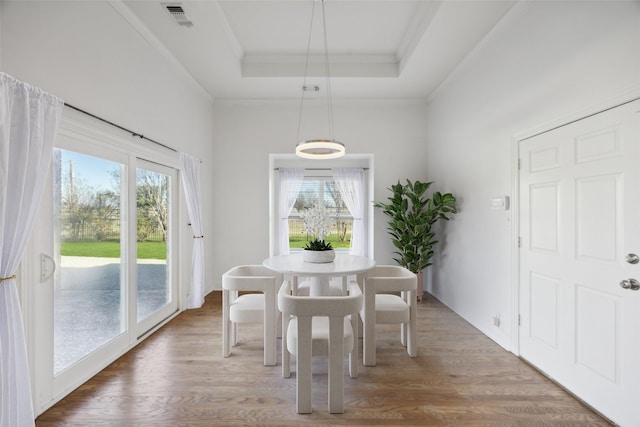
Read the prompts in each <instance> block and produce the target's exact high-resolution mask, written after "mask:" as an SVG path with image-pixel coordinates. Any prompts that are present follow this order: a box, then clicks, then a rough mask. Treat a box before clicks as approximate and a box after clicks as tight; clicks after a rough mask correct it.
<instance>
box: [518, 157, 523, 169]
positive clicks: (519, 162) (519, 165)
mask: <svg viewBox="0 0 640 427" xmlns="http://www.w3.org/2000/svg"><path fill="white" fill-rule="evenodd" d="M521 163H522V162H521V161H520V159H518V170H520V167H521Z"/></svg>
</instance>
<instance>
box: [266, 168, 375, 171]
mask: <svg viewBox="0 0 640 427" xmlns="http://www.w3.org/2000/svg"><path fill="white" fill-rule="evenodd" d="M334 169H342V168H304V170H306V171H330V170H334ZM347 169H348V168H347ZM353 169H362V170H363V171H368V170H369V168H353ZM273 170H274V171H279V170H280V168H273Z"/></svg>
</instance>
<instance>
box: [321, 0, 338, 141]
mask: <svg viewBox="0 0 640 427" xmlns="http://www.w3.org/2000/svg"><path fill="white" fill-rule="evenodd" d="M322 31H323V33H324V70H325V79H326V82H327V110H328V111H327V113H328V115H329V133H330V135H331V140H332V141H333V140H335V137H334V134H333V102H332V101H331V79H330V78H329V48H328V44H327V21H326V18H325V14H324V0H322Z"/></svg>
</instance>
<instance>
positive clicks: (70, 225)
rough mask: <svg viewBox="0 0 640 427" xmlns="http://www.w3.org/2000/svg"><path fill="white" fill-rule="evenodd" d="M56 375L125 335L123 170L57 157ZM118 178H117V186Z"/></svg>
mask: <svg viewBox="0 0 640 427" xmlns="http://www.w3.org/2000/svg"><path fill="white" fill-rule="evenodd" d="M54 159H56V161H55V162H54V171H55V173H54V177H55V178H54V193H55V196H54V242H55V246H54V253H55V258H56V261H57V262H56V263H57V265H58V266H59V272H58V274H57V275H56V276H55V280H54V293H53V305H54V319H53V320H54V375H58V374H59V373H60V372H62V371H63V370H65V369H67V368H69V367H70V366H72V365H73V364H74V363H76V362H78V361H79V360H81V359H82V358H84V357H86V356H88V355H89V354H91V353H93V352H94V351H96V350H97V349H99V348H100V347H102V346H103V345H105V344H107V343H108V342H109V341H111V340H112V339H114V338H116V337H117V336H118V335H120V334H121V333H123V332H124V331H125V317H124V308H123V307H124V305H123V304H124V299H123V298H122V296H123V295H122V294H123V288H122V277H123V272H122V270H123V265H122V262H121V259H120V235H121V229H120V223H121V221H120V219H121V209H120V206H121V203H120V188H119V187H120V185H119V182H120V180H119V173H120V170H121V168H122V165H121V164H119V163H116V162H113V161H109V160H104V159H98V158H96V157H93V156H88V155H85V154H80V153H76V152H73V151H70V150H62V149H55V152H54ZM114 174H115V176H116V177H117V178H118V179H116V180H115V182H112V181H113V178H114Z"/></svg>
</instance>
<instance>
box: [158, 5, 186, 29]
mask: <svg viewBox="0 0 640 427" xmlns="http://www.w3.org/2000/svg"><path fill="white" fill-rule="evenodd" d="M163 6H164V7H165V8H166V9H167V12H169V15H171V17H172V18H173V20H174V21H175V22H176V24H178V25H182V26H185V27H191V26H192V25H193V22H191V21H190V20H189V18H187V15H186V14H185V13H184V9H183V8H182V6H180V5H179V4H165V5H163Z"/></svg>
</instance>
